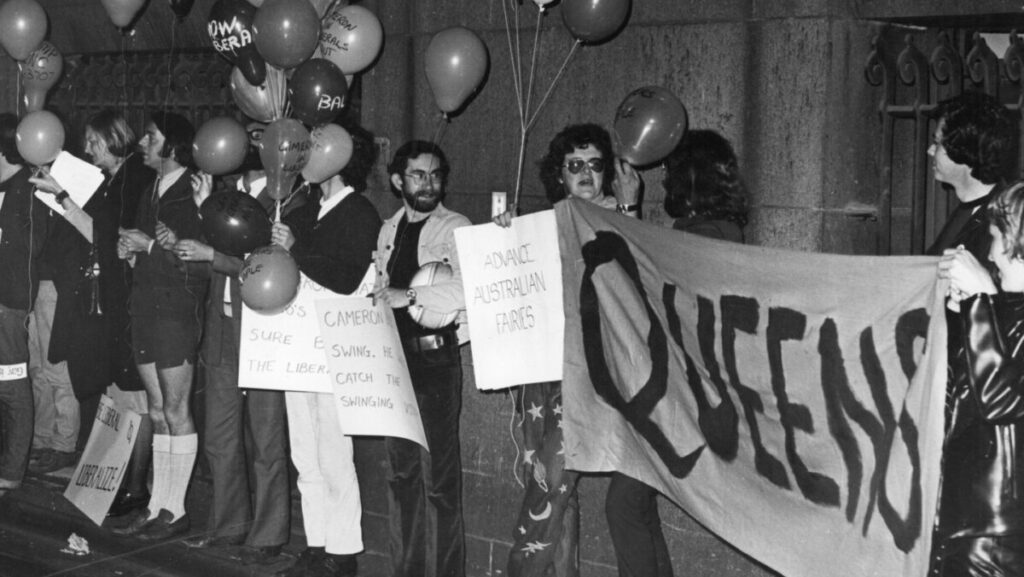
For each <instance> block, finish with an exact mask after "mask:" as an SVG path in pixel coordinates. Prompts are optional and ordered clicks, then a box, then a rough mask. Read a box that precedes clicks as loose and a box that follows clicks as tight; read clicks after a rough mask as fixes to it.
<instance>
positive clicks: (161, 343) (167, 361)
mask: <svg viewBox="0 0 1024 577" xmlns="http://www.w3.org/2000/svg"><path fill="white" fill-rule="evenodd" d="M201 336H202V328H201V326H200V323H199V321H197V320H196V319H193V318H189V319H187V320H184V321H182V320H171V319H161V318H155V317H132V352H133V353H135V363H136V364H138V365H140V366H141V365H148V364H150V363H156V368H158V369H169V368H171V367H180V366H181V365H183V364H185V363H186V362H187V363H189V364H191V365H195V364H196V358H197V357H198V355H199V339H200V337H201Z"/></svg>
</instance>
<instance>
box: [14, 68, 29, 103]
mask: <svg viewBox="0 0 1024 577" xmlns="http://www.w3.org/2000/svg"><path fill="white" fill-rule="evenodd" d="M22 64H23V63H22V62H21V61H20V60H19V61H18V82H15V84H14V112H15V113H17V115H18V116H21V83H22V81H24V77H23V76H22V75H21V67H22ZM25 112H28V105H27V104H26V105H25Z"/></svg>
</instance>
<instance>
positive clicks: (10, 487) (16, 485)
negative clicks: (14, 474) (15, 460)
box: [0, 479, 21, 497]
mask: <svg viewBox="0 0 1024 577" xmlns="http://www.w3.org/2000/svg"><path fill="white" fill-rule="evenodd" d="M20 488H21V481H11V480H9V479H0V497H3V496H4V495H6V494H7V492H8V491H14V490H17V489H20Z"/></svg>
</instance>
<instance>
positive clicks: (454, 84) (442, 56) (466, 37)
mask: <svg viewBox="0 0 1024 577" xmlns="http://www.w3.org/2000/svg"><path fill="white" fill-rule="evenodd" d="M424 61H425V62H424V71H425V72H426V74H427V83H428V84H430V90H431V92H433V93H434V102H435V103H437V107H438V108H440V109H441V111H442V112H444V113H446V114H447V113H450V112H454V111H456V110H458V109H459V108H460V107H461V106H462V105H463V104H465V102H466V100H467V99H468V98H469V97H470V96H471V95H472V94H473V93H474V92H475V91H476V89H477V88H479V86H480V83H481V82H483V79H484V75H485V74H486V73H487V66H488V64H489V61H488V57H487V46H486V45H485V44H484V41H483V40H481V39H480V37H479V36H477V35H476V32H473V31H472V30H470V29H468V28H463V27H462V26H453V27H452V28H446V29H444V30H442V31H440V32H438V33H437V34H434V37H433V38H431V39H430V43H429V44H428V45H427V51H426V54H425V55H424Z"/></svg>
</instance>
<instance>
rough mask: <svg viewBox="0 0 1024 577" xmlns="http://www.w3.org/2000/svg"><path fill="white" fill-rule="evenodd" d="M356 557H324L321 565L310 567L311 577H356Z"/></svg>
mask: <svg viewBox="0 0 1024 577" xmlns="http://www.w3.org/2000/svg"><path fill="white" fill-rule="evenodd" d="M357 573H358V570H357V566H356V556H355V555H331V554H330V553H328V554H326V555H324V556H323V557H322V558H321V559H320V563H319V564H314V565H312V566H311V567H310V571H309V572H308V573H306V575H308V576H309V577H356V574H357Z"/></svg>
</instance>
